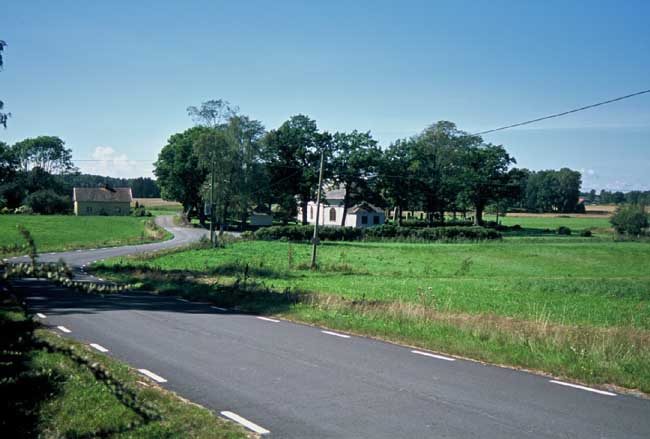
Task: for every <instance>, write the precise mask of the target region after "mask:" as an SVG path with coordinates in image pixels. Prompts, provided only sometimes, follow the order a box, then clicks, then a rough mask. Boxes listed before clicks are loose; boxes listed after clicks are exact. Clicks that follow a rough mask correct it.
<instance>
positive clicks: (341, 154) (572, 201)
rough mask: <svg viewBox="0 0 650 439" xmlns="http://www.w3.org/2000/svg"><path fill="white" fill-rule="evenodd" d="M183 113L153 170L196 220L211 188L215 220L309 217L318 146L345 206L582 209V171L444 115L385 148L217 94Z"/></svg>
mask: <svg viewBox="0 0 650 439" xmlns="http://www.w3.org/2000/svg"><path fill="white" fill-rule="evenodd" d="M188 114H189V115H190V116H191V117H192V119H193V120H194V122H195V126H193V127H191V128H189V129H187V130H185V131H183V132H182V133H176V134H173V135H172V136H171V137H170V138H169V140H168V142H167V144H166V145H165V146H164V147H163V148H162V150H161V152H160V154H159V156H158V160H157V161H156V163H155V169H154V173H155V175H156V177H157V181H158V184H159V186H160V188H161V194H162V196H163V198H165V199H169V200H175V201H179V202H180V203H182V204H183V208H184V211H185V213H186V215H187V216H189V217H191V216H198V217H199V218H200V220H201V221H205V219H206V217H205V210H204V206H205V203H206V202H207V200H209V199H210V198H211V197H212V196H214V199H215V214H216V219H217V221H218V222H219V223H221V224H223V223H225V222H226V221H227V220H228V218H232V217H236V218H239V219H240V221H241V223H242V224H245V222H246V217H247V215H248V212H250V210H251V209H253V208H256V209H265V210H269V209H271V207H272V206H273V209H274V214H275V216H276V217H277V218H279V219H282V220H283V222H285V223H286V222H288V221H290V220H293V219H295V218H296V216H297V215H298V212H300V214H301V217H300V220H301V222H302V223H307V205H308V203H309V201H311V200H315V198H316V191H317V186H318V169H319V161H320V156H321V152H322V153H323V155H324V180H325V187H327V188H335V187H336V188H339V189H341V190H342V191H343V194H344V201H343V203H344V205H345V207H346V208H347V207H351V206H353V205H355V204H357V203H360V202H368V203H372V204H375V205H377V206H379V207H382V208H385V209H391V210H393V211H394V212H395V214H396V218H398V219H400V218H401V217H402V212H404V211H407V210H411V211H414V210H417V211H422V212H424V213H425V215H426V218H425V220H426V221H428V222H429V223H431V224H433V223H434V222H443V221H444V220H445V214H446V213H448V212H454V213H459V214H461V215H466V214H467V213H468V212H470V213H471V214H472V215H473V217H474V222H475V223H476V224H479V225H480V224H483V213H484V212H485V211H486V210H490V209H494V210H496V211H501V212H504V211H506V210H507V209H509V208H520V209H527V210H534V211H555V212H575V211H576V210H579V209H580V205H579V203H578V198H579V195H580V186H581V176H580V173H579V172H577V171H572V170H570V169H561V170H558V171H555V170H548V171H537V172H534V171H529V170H527V169H521V168H516V167H514V165H515V164H516V161H515V159H514V157H512V156H511V155H510V154H509V153H508V152H507V151H506V150H505V148H504V147H503V146H501V145H494V144H491V143H488V142H485V141H484V140H483V139H482V138H481V137H480V136H477V135H472V134H469V133H467V132H464V131H462V130H460V129H458V128H457V127H456V125H455V124H453V123H452V122H448V121H440V122H437V123H434V124H432V125H431V126H428V127H426V128H425V129H424V130H423V131H422V132H421V133H419V134H417V135H415V136H412V137H408V138H404V139H398V140H396V141H394V142H392V143H391V144H390V145H388V146H387V147H386V148H383V149H382V148H380V147H379V144H378V142H377V140H376V139H374V138H373V137H372V135H371V133H370V132H363V131H357V130H354V131H351V132H336V133H330V132H327V131H322V130H320V129H319V128H318V126H317V123H316V121H315V120H313V119H311V118H309V117H308V116H306V115H302V114H299V115H295V116H292V117H290V118H289V119H288V120H287V121H285V122H284V123H282V124H281V125H280V126H279V127H277V128H275V129H271V130H268V131H267V130H265V128H264V126H263V125H262V123H261V122H259V121H257V120H253V119H251V118H249V117H248V116H245V115H243V114H241V113H240V112H239V110H238V109H237V108H236V107H234V106H232V105H231V104H229V103H228V102H227V101H224V100H212V101H207V102H204V103H202V104H201V105H200V106H198V107H189V108H188ZM212 176H214V182H213V181H212ZM344 211H345V210H344ZM341 221H342V222H341V224H344V222H345V217H343V218H342V219H341Z"/></svg>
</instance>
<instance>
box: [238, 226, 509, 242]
mask: <svg viewBox="0 0 650 439" xmlns="http://www.w3.org/2000/svg"><path fill="white" fill-rule="evenodd" d="M313 233H314V227H313V226H310V225H306V226H303V225H295V226H271V227H263V228H260V229H258V230H256V231H255V232H253V233H251V234H247V235H246V238H248V239H260V240H265V241H272V240H286V241H309V240H311V238H312V236H313ZM318 235H319V237H320V239H321V240H323V241H359V240H362V239H365V240H396V241H456V240H472V241H480V240H487V239H500V238H501V234H500V233H499V232H497V231H496V230H493V229H486V228H484V227H474V226H473V227H467V226H456V227H425V228H416V227H399V226H396V225H394V224H384V225H381V226H376V227H369V228H367V229H357V228H354V227H322V228H320V229H319V233H318Z"/></svg>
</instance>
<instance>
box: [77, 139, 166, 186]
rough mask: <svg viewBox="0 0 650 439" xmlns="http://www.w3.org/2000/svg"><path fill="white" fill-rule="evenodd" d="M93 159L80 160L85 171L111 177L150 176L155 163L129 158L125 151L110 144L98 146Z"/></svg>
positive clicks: (81, 169) (82, 169) (80, 164)
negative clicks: (116, 149) (120, 151)
mask: <svg viewBox="0 0 650 439" xmlns="http://www.w3.org/2000/svg"><path fill="white" fill-rule="evenodd" d="M91 157H92V161H86V162H84V161H81V162H78V166H79V170H80V171H81V172H83V173H87V174H94V175H103V176H109V177H120V178H130V177H150V176H151V171H152V167H153V165H152V164H151V163H148V162H136V161H134V160H129V157H128V156H127V155H126V154H125V153H118V152H117V151H115V150H114V149H113V148H111V147H110V146H97V147H95V151H94V152H93V153H92V156H91Z"/></svg>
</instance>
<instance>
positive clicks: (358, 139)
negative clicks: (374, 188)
mask: <svg viewBox="0 0 650 439" xmlns="http://www.w3.org/2000/svg"><path fill="white" fill-rule="evenodd" d="M333 155H334V156H333V158H332V164H331V168H332V180H333V182H334V184H336V185H337V186H339V187H340V188H341V189H343V191H344V198H343V215H342V217H341V226H344V225H345V219H346V217H347V210H348V208H349V207H350V206H352V205H354V204H355V203H357V202H359V201H361V200H370V199H371V198H372V196H371V195H372V194H370V192H371V184H370V178H372V177H374V176H376V174H377V172H378V167H379V163H380V159H381V150H380V149H379V147H378V146H377V141H376V140H375V139H373V138H372V136H371V135H370V132H365V133H363V132H359V131H357V130H354V131H352V132H351V133H336V134H334V138H333Z"/></svg>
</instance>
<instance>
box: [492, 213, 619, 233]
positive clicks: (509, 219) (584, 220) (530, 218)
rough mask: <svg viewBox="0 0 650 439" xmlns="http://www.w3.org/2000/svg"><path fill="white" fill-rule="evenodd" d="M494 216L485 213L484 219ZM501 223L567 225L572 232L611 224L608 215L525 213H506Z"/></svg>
mask: <svg viewBox="0 0 650 439" xmlns="http://www.w3.org/2000/svg"><path fill="white" fill-rule="evenodd" d="M495 219H496V218H495V217H494V216H492V215H486V217H485V220H486V221H494V220H495ZM499 221H500V222H501V224H503V225H505V226H514V225H515V224H519V225H520V226H521V227H523V228H527V229H535V230H544V229H550V230H556V229H557V228H558V227H560V226H564V227H569V228H570V229H571V230H572V231H574V232H579V231H581V230H592V229H598V230H603V231H604V230H608V229H610V228H611V227H612V226H611V224H610V223H609V217H607V216H602V215H597V216H596V215H594V216H583V217H577V216H557V215H556V216H544V215H526V216H516V215H508V216H505V217H499Z"/></svg>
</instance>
